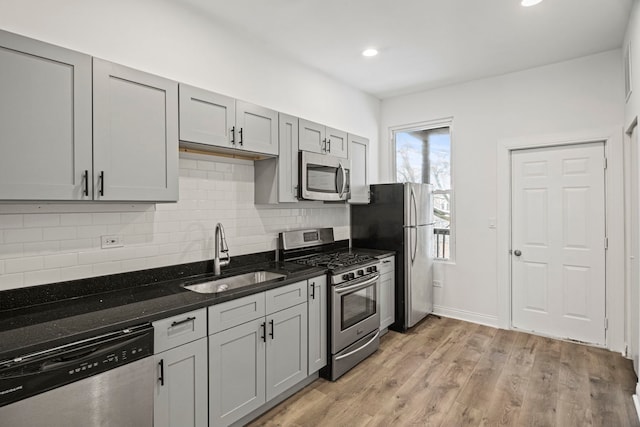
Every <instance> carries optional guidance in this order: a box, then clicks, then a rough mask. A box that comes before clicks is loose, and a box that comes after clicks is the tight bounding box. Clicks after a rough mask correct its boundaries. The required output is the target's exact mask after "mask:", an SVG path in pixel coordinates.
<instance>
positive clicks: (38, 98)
mask: <svg viewBox="0 0 640 427" xmlns="http://www.w3.org/2000/svg"><path fill="white" fill-rule="evenodd" d="M0 64H1V65H0V94H2V95H1V96H0V112H1V113H0V140H1V141H2V143H1V144H0V200H91V198H92V191H91V188H90V187H91V186H90V185H89V182H88V181H89V180H90V179H91V57H90V56H88V55H84V54H81V53H78V52H74V51H71V50H67V49H63V48H60V47H57V46H52V45H50V44H47V43H42V42H39V41H36V40H32V39H29V38H26V37H21V36H18V35H16V34H12V33H8V32H5V31H0Z"/></svg>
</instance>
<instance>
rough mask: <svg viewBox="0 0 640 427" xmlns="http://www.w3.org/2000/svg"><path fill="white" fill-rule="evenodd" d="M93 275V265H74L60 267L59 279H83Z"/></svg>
mask: <svg viewBox="0 0 640 427" xmlns="http://www.w3.org/2000/svg"><path fill="white" fill-rule="evenodd" d="M92 275H93V266H91V265H75V266H73V267H66V268H61V269H60V280H61V281H63V282H65V281H68V280H77V279H84V278H86V277H91V276H92Z"/></svg>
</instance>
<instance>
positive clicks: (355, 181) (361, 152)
mask: <svg viewBox="0 0 640 427" xmlns="http://www.w3.org/2000/svg"><path fill="white" fill-rule="evenodd" d="M349 147H350V150H351V154H350V157H349V158H350V159H351V173H350V175H349V176H350V180H351V182H350V187H351V197H350V198H349V203H353V204H356V203H363V204H366V203H369V200H370V197H369V196H370V194H369V140H368V139H366V138H362V137H359V136H355V135H351V134H350V135H349Z"/></svg>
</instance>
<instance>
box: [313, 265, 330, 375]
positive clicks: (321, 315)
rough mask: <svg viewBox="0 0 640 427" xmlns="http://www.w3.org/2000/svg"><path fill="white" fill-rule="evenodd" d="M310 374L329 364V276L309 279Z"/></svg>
mask: <svg viewBox="0 0 640 427" xmlns="http://www.w3.org/2000/svg"><path fill="white" fill-rule="evenodd" d="M308 282H309V333H308V340H309V369H308V375H311V374H313V373H314V372H317V371H319V370H320V369H321V368H323V367H324V366H325V365H326V364H327V278H326V276H320V277H315V278H313V279H309V281H308Z"/></svg>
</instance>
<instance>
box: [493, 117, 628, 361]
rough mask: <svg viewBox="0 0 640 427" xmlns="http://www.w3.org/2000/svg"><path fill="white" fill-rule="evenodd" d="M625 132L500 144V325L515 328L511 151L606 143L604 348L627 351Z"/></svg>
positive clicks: (591, 132) (521, 139) (596, 132)
mask: <svg viewBox="0 0 640 427" xmlns="http://www.w3.org/2000/svg"><path fill="white" fill-rule="evenodd" d="M622 141H623V130H622V127H619V128H608V129H594V130H586V131H579V132H572V133H563V134H553V135H532V136H526V137H519V138H507V139H502V140H499V141H498V144H497V161H496V178H497V183H496V188H497V224H498V227H497V251H498V252H497V269H498V277H497V278H498V292H497V293H498V295H497V297H498V326H499V327H500V328H503V329H513V327H512V313H511V298H512V295H511V255H510V254H509V249H511V220H512V218H511V202H512V201H511V178H512V177H511V153H512V151H514V150H522V149H529V148H546V147H552V146H567V145H576V144H583V143H593V142H604V150H605V156H606V158H607V169H606V170H605V218H606V221H605V235H606V236H607V237H608V239H609V247H608V249H607V250H606V251H605V287H606V291H605V292H606V293H605V295H606V296H605V298H606V301H605V318H606V319H607V320H608V328H607V330H606V332H605V340H606V341H605V342H606V347H607V348H608V349H610V350H613V351H619V352H621V353H624V351H625V310H620V309H616V307H624V306H625V301H624V295H625V286H624V282H625V277H624V276H625V273H624V272H625V267H624V253H625V243H624V240H625V239H624V174H623V163H624V162H623V151H622V150H623V145H622Z"/></svg>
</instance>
